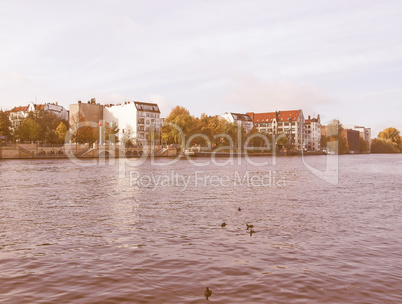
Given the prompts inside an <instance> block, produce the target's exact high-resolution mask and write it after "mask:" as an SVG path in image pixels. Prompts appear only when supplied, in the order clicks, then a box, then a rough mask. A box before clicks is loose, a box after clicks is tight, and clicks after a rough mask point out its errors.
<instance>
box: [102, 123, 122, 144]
mask: <svg viewBox="0 0 402 304" xmlns="http://www.w3.org/2000/svg"><path fill="white" fill-rule="evenodd" d="M118 133H119V128H118V127H117V124H116V123H115V122H107V123H106V124H105V140H106V141H108V142H113V143H118V142H119V137H118V136H117V134H118Z"/></svg>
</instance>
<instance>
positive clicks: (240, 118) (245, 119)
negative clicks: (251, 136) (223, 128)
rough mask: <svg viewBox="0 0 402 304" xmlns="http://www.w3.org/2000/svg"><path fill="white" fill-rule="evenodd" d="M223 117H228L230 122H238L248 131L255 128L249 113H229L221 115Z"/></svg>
mask: <svg viewBox="0 0 402 304" xmlns="http://www.w3.org/2000/svg"><path fill="white" fill-rule="evenodd" d="M221 117H222V118H224V119H226V120H227V121H228V122H230V123H236V124H237V125H239V126H242V127H243V128H244V129H245V130H246V132H247V133H249V132H250V131H251V130H252V129H253V126H254V124H253V120H252V119H251V117H250V116H249V115H247V114H239V113H228V112H226V113H225V114H223V115H221Z"/></svg>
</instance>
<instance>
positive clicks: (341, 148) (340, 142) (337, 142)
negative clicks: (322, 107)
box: [322, 119, 349, 154]
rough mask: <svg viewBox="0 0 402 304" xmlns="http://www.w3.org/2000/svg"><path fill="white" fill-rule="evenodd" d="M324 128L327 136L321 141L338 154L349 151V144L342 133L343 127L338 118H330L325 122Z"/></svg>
mask: <svg viewBox="0 0 402 304" xmlns="http://www.w3.org/2000/svg"><path fill="white" fill-rule="evenodd" d="M326 128H327V130H326V133H327V136H326V138H324V139H322V143H326V144H327V145H328V147H329V148H330V149H331V150H332V151H335V152H337V153H338V154H344V153H347V152H348V151H349V145H348V141H347V139H346V138H345V135H344V134H343V130H344V129H343V126H342V124H341V123H340V122H339V120H337V119H334V120H332V121H331V122H329V123H328V124H327V126H326ZM323 147H324V146H323Z"/></svg>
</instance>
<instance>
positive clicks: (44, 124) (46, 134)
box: [34, 110, 67, 144]
mask: <svg viewBox="0 0 402 304" xmlns="http://www.w3.org/2000/svg"><path fill="white" fill-rule="evenodd" d="M34 120H35V121H36V122H37V123H38V124H39V125H40V126H41V128H42V132H41V134H40V137H39V140H40V141H42V142H44V143H50V144H56V143H60V138H59V136H58V135H57V134H56V129H57V127H58V126H59V125H60V123H61V122H62V123H64V124H65V125H67V121H66V120H63V119H61V118H60V117H59V116H58V115H57V114H55V113H53V112H49V111H44V110H41V111H39V112H38V113H36V115H35V118H34ZM63 140H64V138H63Z"/></svg>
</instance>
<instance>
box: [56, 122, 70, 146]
mask: <svg viewBox="0 0 402 304" xmlns="http://www.w3.org/2000/svg"><path fill="white" fill-rule="evenodd" d="M67 132H68V129H67V126H66V125H65V124H64V123H63V122H62V121H61V122H60V123H59V125H58V126H57V128H56V131H55V134H56V135H57V138H58V140H59V142H60V143H63V142H64V139H65V138H66V134H67Z"/></svg>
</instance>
